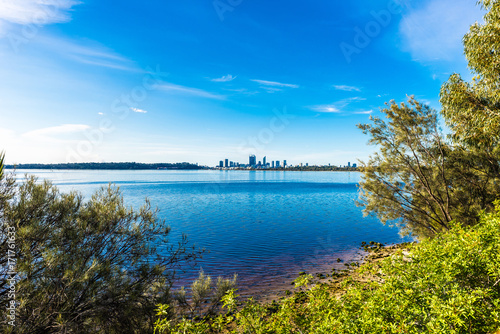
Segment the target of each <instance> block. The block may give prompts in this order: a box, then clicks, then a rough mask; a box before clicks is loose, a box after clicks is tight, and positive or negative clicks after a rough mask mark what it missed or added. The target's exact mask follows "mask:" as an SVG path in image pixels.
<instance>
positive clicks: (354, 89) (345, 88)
mask: <svg viewBox="0 0 500 334" xmlns="http://www.w3.org/2000/svg"><path fill="white" fill-rule="evenodd" d="M333 88H335V89H336V90H343V91H346V92H360V91H361V89H359V88H358V87H354V86H347V85H333Z"/></svg>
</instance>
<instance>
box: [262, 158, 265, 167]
mask: <svg viewBox="0 0 500 334" xmlns="http://www.w3.org/2000/svg"><path fill="white" fill-rule="evenodd" d="M262 164H263V165H264V167H266V157H264V158H262Z"/></svg>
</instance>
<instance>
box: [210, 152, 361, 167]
mask: <svg viewBox="0 0 500 334" xmlns="http://www.w3.org/2000/svg"><path fill="white" fill-rule="evenodd" d="M292 166H309V163H308V162H298V163H296V164H293V163H291V164H290V163H288V161H287V160H286V159H285V160H271V162H268V161H267V156H266V155H265V156H264V157H263V158H262V161H261V160H258V157H257V156H256V155H255V154H250V155H249V156H248V162H239V161H232V160H229V158H225V159H223V160H220V161H219V162H218V163H217V164H216V165H215V167H217V168H247V167H252V168H280V167H285V168H286V167H292ZM311 166H338V167H351V166H352V167H353V168H356V167H357V163H352V164H351V162H350V161H347V163H345V164H338V165H336V164H331V163H328V164H311ZM208 167H212V166H208Z"/></svg>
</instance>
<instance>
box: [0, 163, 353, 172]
mask: <svg viewBox="0 0 500 334" xmlns="http://www.w3.org/2000/svg"><path fill="white" fill-rule="evenodd" d="M5 168H6V169H27V170H31V169H39V170H220V171H270V172H279V171H286V172H359V171H360V168H359V167H338V166H302V167H300V166H293V167H286V168H283V167H279V168H250V167H246V168H245V167H232V168H220V167H208V166H199V165H197V164H191V163H187V162H181V163H155V164H147V163H136V162H130V163H129V162H104V163H68V164H18V165H6V166H5Z"/></svg>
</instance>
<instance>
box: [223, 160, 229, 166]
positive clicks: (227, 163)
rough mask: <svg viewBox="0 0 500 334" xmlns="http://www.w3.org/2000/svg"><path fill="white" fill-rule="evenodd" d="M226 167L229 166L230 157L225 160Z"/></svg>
mask: <svg viewBox="0 0 500 334" xmlns="http://www.w3.org/2000/svg"><path fill="white" fill-rule="evenodd" d="M224 167H226V168H227V167H229V159H226V160H224Z"/></svg>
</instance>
